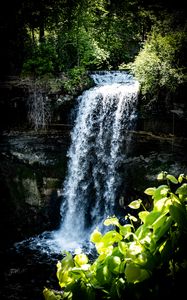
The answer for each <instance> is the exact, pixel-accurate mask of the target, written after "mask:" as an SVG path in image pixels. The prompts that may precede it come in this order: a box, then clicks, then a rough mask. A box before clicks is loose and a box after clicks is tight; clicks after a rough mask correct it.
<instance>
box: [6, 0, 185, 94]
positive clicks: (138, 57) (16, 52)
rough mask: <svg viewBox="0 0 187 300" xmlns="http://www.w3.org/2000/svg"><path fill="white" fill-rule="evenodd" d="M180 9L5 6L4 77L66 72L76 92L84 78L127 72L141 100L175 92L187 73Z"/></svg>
mask: <svg viewBox="0 0 187 300" xmlns="http://www.w3.org/2000/svg"><path fill="white" fill-rule="evenodd" d="M182 2H183V1H180V0H179V1H175V2H173V3H172V1H167V0H166V1H161V0H160V1H159V0H158V1H154V0H126V1H125V0H45V1H44V0H28V1H24V0H17V1H14V2H13V3H10V1H9V0H7V1H6V3H5V4H4V7H3V8H2V9H1V13H0V15H1V21H0V28H1V37H2V44H1V51H2V54H1V60H2V63H1V73H2V76H3V77H4V76H6V75H23V76H32V77H34V78H36V77H37V78H38V77H42V76H44V75H45V76H46V75H47V76H53V77H59V76H60V75H61V74H62V73H63V74H64V73H67V72H68V74H69V76H70V77H71V80H72V81H73V83H74V84H76V83H77V80H76V79H77V78H78V80H79V79H80V78H81V76H82V74H83V73H84V72H85V71H87V70H101V69H124V68H130V69H131V70H132V71H133V72H134V73H135V75H136V76H137V77H138V79H139V80H140V82H141V83H142V85H143V89H142V91H143V93H146V92H147V91H148V90H151V91H152V92H154V93H155V89H157V88H160V87H162V86H164V87H167V88H169V89H174V88H175V86H176V85H177V84H179V83H181V82H183V81H184V77H185V75H184V74H185V68H186V60H185V53H186V49H187V38H186V13H185V8H184V3H182ZM129 63H133V64H131V65H129ZM155 75H156V76H155ZM153 77H154V81H155V82H154V84H153ZM155 78H156V80H155ZM71 83H72V82H71ZM71 83H70V86H67V87H66V88H67V89H68V88H70V89H71ZM67 84H68V83H67Z"/></svg>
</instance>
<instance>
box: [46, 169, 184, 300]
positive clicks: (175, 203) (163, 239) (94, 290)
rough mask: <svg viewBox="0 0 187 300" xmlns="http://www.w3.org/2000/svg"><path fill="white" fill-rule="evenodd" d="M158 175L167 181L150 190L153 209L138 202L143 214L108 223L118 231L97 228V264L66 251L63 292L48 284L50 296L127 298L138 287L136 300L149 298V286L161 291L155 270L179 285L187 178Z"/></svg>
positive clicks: (56, 299) (60, 267) (49, 299)
mask: <svg viewBox="0 0 187 300" xmlns="http://www.w3.org/2000/svg"><path fill="white" fill-rule="evenodd" d="M157 179H158V181H159V182H161V184H160V185H159V186H158V187H150V188H147V189H146V190H145V191H144V193H145V195H146V197H148V199H149V201H151V206H152V208H151V209H150V210H149V211H148V210H146V209H145V206H144V203H143V200H141V199H138V200H134V201H132V202H131V203H130V204H129V207H130V208H131V209H132V210H134V211H137V217H135V216H133V215H131V214H128V215H127V216H125V217H124V218H125V219H126V224H125V225H121V223H120V221H119V220H118V218H117V217H116V216H112V217H109V218H107V219H106V220H105V221H104V225H105V226H110V227H111V226H112V227H113V229H112V230H109V231H108V232H106V233H105V234H102V233H101V232H100V231H99V229H98V228H96V229H95V230H94V231H93V232H92V234H91V236H90V241H91V242H92V243H93V244H94V245H95V248H96V250H97V257H96V258H95V260H94V261H93V262H91V261H90V260H89V258H88V256H87V255H86V254H84V253H82V252H81V253H79V254H76V255H72V254H70V253H69V252H66V254H65V257H64V258H63V259H62V260H61V261H59V262H58V263H57V278H58V280H59V285H60V287H61V288H62V290H61V293H59V292H55V291H52V290H50V289H48V288H45V289H44V291H43V294H44V296H45V299H46V300H61V299H125V297H126V295H127V294H128V291H129V290H131V289H132V287H133V299H140V298H141V297H143V295H144V294H143V293H144V292H145V290H146V291H148V294H149V297H152V296H153V295H154V292H155V291H156V290H158V286H156V285H155V286H156V287H155V290H154V288H150V286H149V284H150V280H151V278H153V277H154V274H155V273H157V272H160V274H161V275H160V276H161V277H162V278H169V280H170V283H171V282H172V284H173V282H174V280H175V278H177V274H178V273H180V271H181V270H183V269H185V270H186V266H187V259H186V254H185V251H184V250H185V249H184V245H185V243H186V242H187V204H186V201H187V183H186V182H187V176H185V175H184V174H181V175H179V176H178V178H176V177H174V176H173V175H171V174H168V173H167V172H161V173H160V174H158V176H157ZM137 221H139V225H136V224H137ZM181 241H182V242H181ZM146 283H147V285H146V289H143V290H139V294H138V293H137V290H138V289H137V287H140V286H141V285H143V284H146ZM144 287H145V285H144ZM140 291H141V292H140ZM141 293H142V294H141ZM141 299H142V298H141Z"/></svg>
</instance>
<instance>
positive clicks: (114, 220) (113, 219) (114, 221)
mask: <svg viewBox="0 0 187 300" xmlns="http://www.w3.org/2000/svg"><path fill="white" fill-rule="evenodd" d="M104 225H105V226H110V225H115V226H119V221H118V219H117V218H116V217H111V218H107V219H106V220H105V221H104Z"/></svg>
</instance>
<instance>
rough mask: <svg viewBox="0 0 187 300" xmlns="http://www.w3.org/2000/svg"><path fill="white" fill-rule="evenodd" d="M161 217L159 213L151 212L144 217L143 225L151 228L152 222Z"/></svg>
mask: <svg viewBox="0 0 187 300" xmlns="http://www.w3.org/2000/svg"><path fill="white" fill-rule="evenodd" d="M160 215H161V212H160V211H151V212H150V213H149V214H148V215H147V216H146V217H145V225H149V226H152V224H153V223H154V221H155V220H156V219H157V218H158V217H159V216H160Z"/></svg>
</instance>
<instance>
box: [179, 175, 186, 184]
mask: <svg viewBox="0 0 187 300" xmlns="http://www.w3.org/2000/svg"><path fill="white" fill-rule="evenodd" d="M184 178H185V176H184V174H180V175H179V177H178V182H179V183H182V181H183V179H184Z"/></svg>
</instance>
